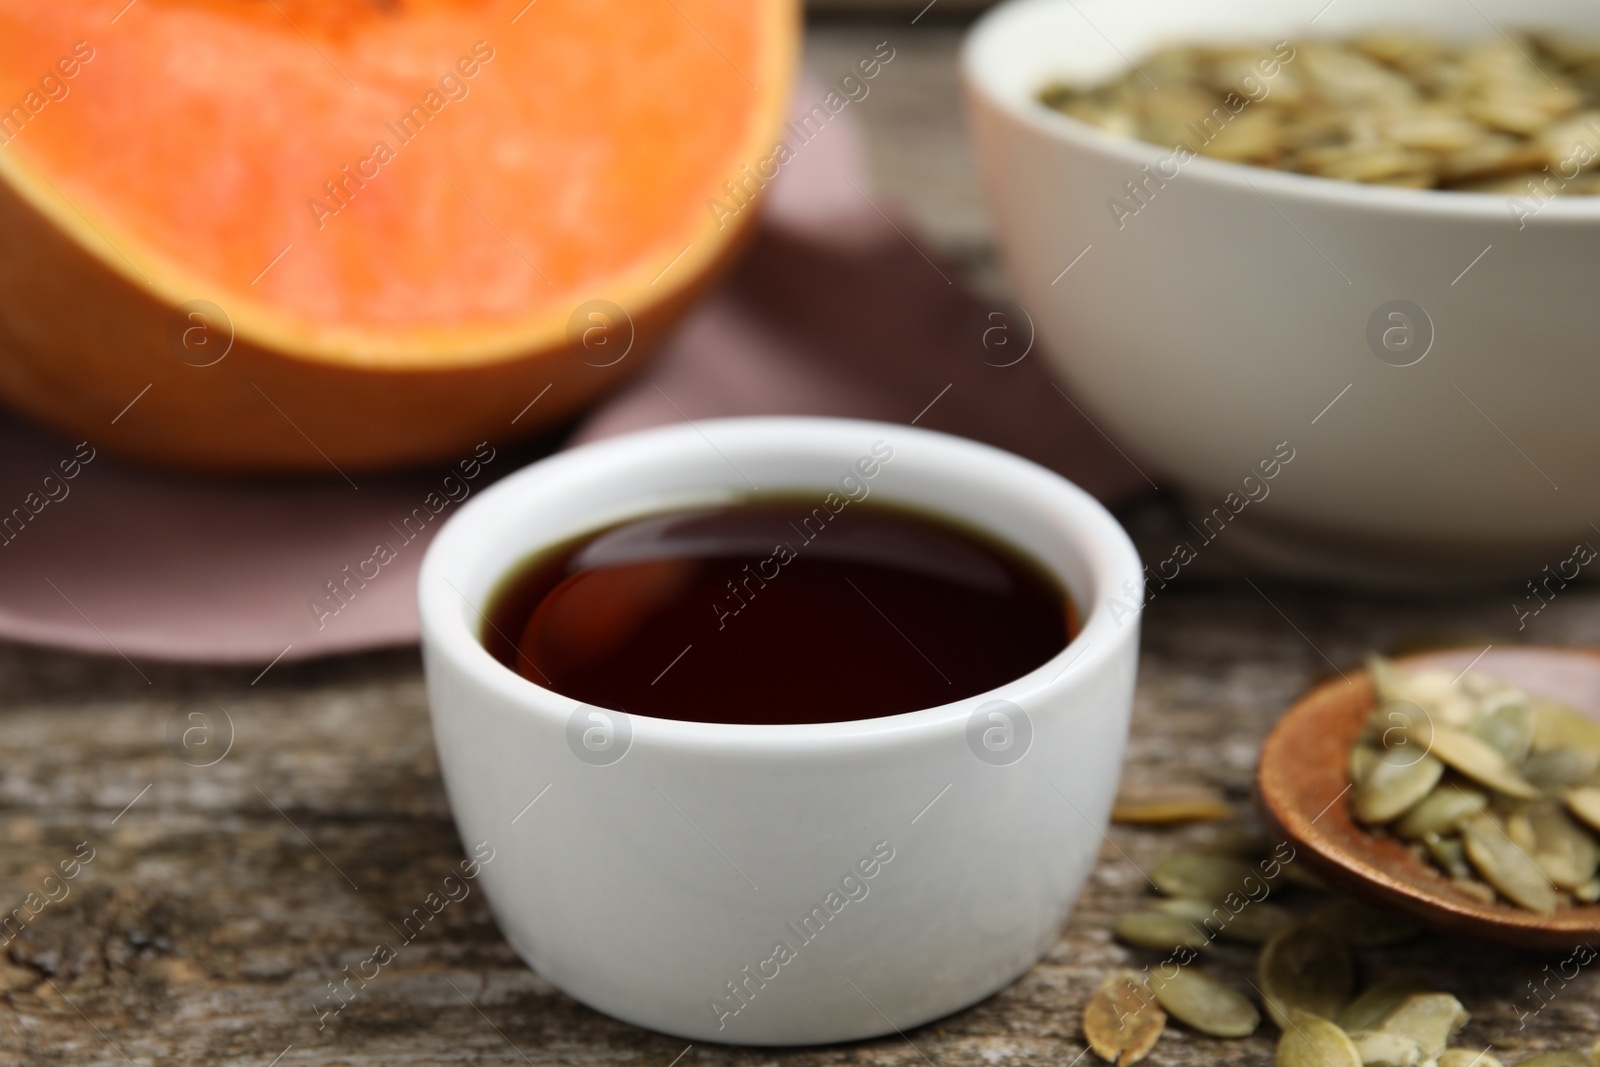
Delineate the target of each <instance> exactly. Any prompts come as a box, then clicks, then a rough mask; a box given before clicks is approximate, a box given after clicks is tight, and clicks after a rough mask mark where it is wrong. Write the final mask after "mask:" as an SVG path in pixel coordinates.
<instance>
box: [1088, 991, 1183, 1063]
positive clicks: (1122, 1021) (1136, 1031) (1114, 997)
mask: <svg viewBox="0 0 1600 1067" xmlns="http://www.w3.org/2000/svg"><path fill="white" fill-rule="evenodd" d="M1166 1025H1167V1015H1166V1012H1164V1011H1162V1010H1161V1008H1160V1007H1159V1006H1158V1005H1157V1004H1156V1000H1155V997H1154V996H1153V995H1152V994H1151V993H1150V989H1149V987H1148V986H1146V985H1145V981H1144V979H1143V978H1141V977H1140V976H1139V975H1138V974H1136V973H1134V972H1133V971H1122V972H1119V973H1117V974H1113V975H1112V976H1111V977H1109V978H1107V979H1106V980H1105V981H1104V982H1102V983H1100V988H1099V989H1098V990H1096V991H1095V994H1094V996H1092V997H1090V998H1089V1003H1088V1004H1087V1005H1085V1006H1084V1009H1083V1034H1084V1037H1086V1038H1087V1039H1088V1041H1089V1047H1090V1048H1092V1049H1094V1051H1095V1055H1097V1056H1099V1057H1100V1058H1101V1059H1103V1060H1105V1061H1106V1062H1108V1063H1114V1064H1116V1065H1117V1067H1126V1065H1127V1064H1130V1063H1137V1062H1138V1061H1140V1060H1142V1059H1144V1058H1145V1057H1146V1056H1148V1055H1149V1054H1150V1050H1151V1049H1153V1048H1155V1045H1156V1042H1157V1041H1158V1040H1160V1038H1161V1031H1162V1030H1164V1029H1165V1028H1166Z"/></svg>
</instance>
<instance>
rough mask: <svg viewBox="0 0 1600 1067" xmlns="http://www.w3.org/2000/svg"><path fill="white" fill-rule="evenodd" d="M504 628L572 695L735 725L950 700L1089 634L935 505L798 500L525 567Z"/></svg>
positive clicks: (495, 648)
mask: <svg viewBox="0 0 1600 1067" xmlns="http://www.w3.org/2000/svg"><path fill="white" fill-rule="evenodd" d="M834 499H835V500H837V499H838V498H834ZM486 618H487V625H486V626H485V627H484V633H483V643H484V645H485V647H487V648H488V650H489V652H490V653H491V654H492V655H493V656H494V657H495V658H496V659H498V660H499V661H500V662H501V663H503V664H505V665H506V666H507V667H509V668H511V669H512V670H514V671H515V672H516V673H518V674H520V675H522V676H523V677H525V678H528V679H529V680H531V681H534V682H537V683H538V684H540V685H542V686H545V687H546V688H549V689H552V690H554V691H555V692H557V693H560V694H562V695H563V696H567V697H571V698H572V699H574V700H577V701H581V702H583V703H585V704H591V705H594V706H597V707H602V708H609V709H615V710H620V711H624V712H627V713H628V714H630V715H651V716H656V717H658V718H664V719H683V720H690V721H697V722H724V723H815V722H839V721H845V720H851V719H867V718H875V717H878V716H882V715H896V714H900V713H901V712H907V711H915V710H918V709H920V708H928V707H934V706H936V705H939V704H946V703H949V702H950V701H953V700H960V699H963V698H966V697H971V696H975V695H977V694H979V693H983V692H986V691H988V690H990V689H993V688H995V687H996V686H999V685H1002V684H1004V683H1006V682H1009V681H1012V680H1013V679H1015V678H1019V677H1021V676H1022V675H1024V674H1026V673H1027V672H1029V671H1031V670H1033V669H1034V668H1035V667H1038V666H1039V665H1040V664H1042V663H1044V662H1046V661H1047V660H1049V659H1050V658H1051V657H1052V656H1054V655H1055V654H1056V653H1058V652H1060V651H1061V650H1062V649H1063V648H1065V647H1066V645H1067V643H1068V642H1069V641H1070V640H1071V639H1072V636H1073V633H1074V632H1075V630H1076V628H1077V613H1076V610H1075V608H1074V606H1073V603H1072V600H1071V598H1070V597H1069V596H1068V595H1067V593H1066V591H1065V590H1064V589H1063V588H1062V587H1061V584H1060V582H1058V581H1057V580H1056V579H1055V578H1054V577H1053V576H1052V575H1051V574H1050V573H1049V572H1047V571H1046V570H1045V569H1044V568H1043V567H1042V566H1041V565H1040V564H1039V563H1037V562H1036V561H1034V560H1033V559H1031V558H1029V557H1028V556H1026V555H1024V554H1023V553H1021V552H1020V551H1018V550H1017V549H1015V548H1013V547H1011V546H1009V545H1006V544H1004V543H1002V542H1000V541H999V540H996V539H994V538H992V537H990V536H988V535H985V534H982V533H979V532H977V531H975V530H972V529H970V528H968V527H966V526H962V525H959V524H957V523H955V522H952V521H950V520H948V519H944V518H941V517H938V516H936V515H932V514H929V513H926V512H921V511H914V510H910V509H906V508H901V507H898V506H888V505H884V504H879V503H876V502H868V501H845V502H844V503H843V504H840V505H839V506H838V510H836V511H835V510H830V509H829V508H827V507H823V506H820V505H819V504H818V502H817V501H816V500H814V499H810V498H800V497H792V498H791V497H752V498H750V499H748V500H745V501H741V502H737V503H732V504H725V505H717V506H711V507H702V508H695V509H690V510H683V511H673V512H667V513H661V514H655V515H648V516H645V517H643V518H638V519H633V520H630V521H627V522H623V523H620V524H618V525H615V526H611V527H608V528H606V529H602V530H598V531H595V532H592V533H589V534H585V535H584V536H582V537H579V538H575V539H574V540H571V541H569V542H566V543H565V544H561V545H557V546H555V547H553V548H550V549H547V550H545V551H543V552H540V553H538V554H536V555H534V556H533V557H531V558H529V559H528V560H526V561H525V562H524V563H522V564H521V565H520V566H518V567H517V568H516V569H515V570H514V571H513V572H511V573H510V574H509V575H508V576H507V577H506V579H505V580H504V581H503V582H502V583H501V585H500V587H499V588H498V589H497V590H496V592H495V593H494V594H493V596H492V597H491V599H490V603H489V607H488V610H487V612H486Z"/></svg>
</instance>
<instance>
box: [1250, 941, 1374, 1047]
mask: <svg viewBox="0 0 1600 1067" xmlns="http://www.w3.org/2000/svg"><path fill="white" fill-rule="evenodd" d="M1256 977H1257V983H1258V990H1259V992H1260V993H1261V999H1262V1001H1263V1002H1264V1003H1265V1004H1266V1008H1267V1014H1268V1015H1270V1016H1272V1021H1273V1022H1275V1023H1277V1024H1278V1026H1279V1027H1280V1028H1286V1027H1287V1026H1288V1023H1289V1015H1290V1012H1291V1011H1292V1010H1294V1009H1296V1008H1298V1009H1302V1010H1305V1011H1309V1012H1311V1013H1312V1014H1314V1015H1320V1016H1322V1017H1323V1018H1325V1019H1331V1018H1334V1017H1335V1016H1337V1015H1338V1014H1339V1011H1340V1009H1341V1008H1343V1007H1344V1005H1345V1002H1346V1001H1348V1000H1349V999H1350V993H1351V991H1352V989H1353V988H1354V986H1355V967H1354V964H1353V963H1352V962H1351V959H1350V951H1349V950H1348V949H1347V948H1345V946H1344V942H1342V941H1340V940H1339V939H1338V938H1337V937H1335V936H1333V935H1332V934H1330V933H1329V932H1328V931H1327V930H1325V929H1323V928H1322V927H1320V926H1315V925H1312V924H1309V923H1302V924H1300V925H1298V926H1291V927H1289V928H1288V929H1287V930H1280V931H1279V932H1278V933H1276V934H1274V935H1272V937H1271V938H1270V939H1268V941H1267V943H1266V944H1265V945H1264V946H1262V948H1261V956H1260V957H1259V959H1258V960H1257V961H1256Z"/></svg>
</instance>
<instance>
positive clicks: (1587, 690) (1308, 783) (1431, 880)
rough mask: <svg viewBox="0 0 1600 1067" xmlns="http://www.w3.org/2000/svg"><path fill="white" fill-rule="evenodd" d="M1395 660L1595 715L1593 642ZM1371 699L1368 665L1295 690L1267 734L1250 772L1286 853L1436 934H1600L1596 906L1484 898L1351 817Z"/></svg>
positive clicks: (1562, 941) (1564, 940)
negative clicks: (1477, 677)
mask: <svg viewBox="0 0 1600 1067" xmlns="http://www.w3.org/2000/svg"><path fill="white" fill-rule="evenodd" d="M1480 656H1481V658H1480ZM1397 662H1399V663H1400V664H1403V665H1404V666H1406V667H1409V668H1423V667H1432V668H1443V669H1446V670H1451V671H1462V670H1465V669H1466V668H1467V667H1468V665H1471V666H1472V668H1473V669H1474V670H1478V671H1482V672H1483V673H1485V674H1490V675H1494V676H1495V677H1497V678H1500V679H1503V680H1504V681H1507V682H1510V683H1511V684H1512V685H1515V686H1517V687H1518V688H1520V689H1522V690H1524V691H1525V692H1527V693H1529V694H1531V695H1535V696H1543V697H1549V698H1551V699H1553V700H1559V701H1562V702H1564V703H1566V704H1568V705H1570V706H1571V707H1573V708H1575V709H1577V710H1578V711H1581V712H1583V713H1584V714H1587V715H1590V716H1594V717H1596V718H1600V651H1596V650H1589V649H1573V648H1536V647H1526V646H1524V647H1507V648H1504V649H1502V648H1497V647H1491V648H1490V649H1489V650H1488V651H1487V652H1484V650H1483V649H1481V648H1470V649H1451V650H1448V651H1441V652H1429V653H1425V654H1422V655H1416V656H1407V657H1403V658H1401V659H1399V660H1398V661H1397ZM1373 704H1374V696H1373V689H1372V680H1371V678H1370V677H1369V676H1368V674H1367V672H1366V671H1351V672H1350V673H1349V675H1348V677H1346V678H1335V679H1332V680H1331V681H1327V682H1324V683H1322V684H1321V685H1319V686H1317V687H1316V688H1315V689H1313V690H1311V691H1310V692H1309V693H1307V694H1306V695H1305V696H1303V697H1301V698H1300V700H1299V701H1297V702H1296V703H1295V705H1294V706H1293V707H1291V708H1290V709H1289V710H1288V712H1286V713H1285V714H1284V716H1283V718H1282V719H1280V720H1279V721H1278V724H1277V725H1276V726H1275V727H1273V730H1272V732H1271V733H1270V734H1269V735H1268V736H1267V740H1266V744H1265V745H1263V746H1262V749H1261V762H1260V764H1259V765H1258V767H1257V769H1256V806H1257V808H1258V809H1259V810H1260V812H1261V817H1262V820H1263V821H1264V822H1265V823H1266V826H1267V828H1268V829H1269V830H1270V831H1273V832H1275V833H1276V834H1278V835H1279V836H1280V837H1282V838H1283V839H1284V840H1286V841H1288V842H1289V843H1290V844H1292V845H1293V846H1294V848H1295V860H1294V862H1304V863H1305V864H1306V865H1307V867H1308V868H1309V869H1311V870H1313V871H1315V872H1316V873H1317V874H1319V875H1321V876H1322V878H1323V879H1324V880H1325V881H1326V882H1328V883H1329V885H1331V886H1333V887H1334V888H1336V889H1339V890H1341V891H1344V892H1347V893H1349V894H1350V895H1351V896H1355V897H1359V898H1361V899H1364V900H1366V901H1367V902H1369V903H1371V904H1374V905H1377V906H1380V907H1384V908H1387V909H1389V910H1393V911H1399V912H1402V913H1404V914H1406V915H1408V916H1410V917H1411V918H1413V919H1415V920H1416V921H1417V922H1419V923H1421V924H1422V925H1424V926H1428V927H1431V928H1432V929H1434V930H1438V931H1440V932H1442V933H1448V934H1467V935H1470V936H1473V937H1481V938H1486V939H1488V940H1491V941H1500V942H1504V943H1506V944H1511V945H1517V946H1519V947H1523V948H1534V949H1564V948H1571V947H1574V946H1576V945H1578V944H1580V943H1582V942H1593V941H1594V940H1595V939H1596V938H1597V937H1600V905H1596V904H1589V905H1582V906H1577V907H1571V908H1563V909H1561V910H1560V911H1558V912H1556V913H1555V914H1554V915H1540V914H1537V913H1535V912H1531V911H1525V910H1523V909H1521V908H1518V907H1515V906H1513V905H1510V904H1505V903H1501V902H1499V901H1496V902H1495V903H1492V904H1485V903H1483V902H1482V901H1480V900H1477V899H1475V898H1473V897H1471V896H1468V895H1467V894H1466V893H1464V892H1462V891H1461V890H1460V889H1458V888H1456V887H1455V886H1454V885H1452V884H1451V882H1450V880H1449V878H1447V877H1446V876H1445V875H1443V874H1441V873H1440V872H1438V871H1437V870H1435V869H1434V868H1433V867H1432V866H1431V865H1429V864H1427V863H1424V862H1423V861H1422V860H1419V859H1417V858H1416V857H1415V856H1413V855H1412V854H1411V853H1410V852H1409V851H1407V849H1406V847H1405V845H1404V844H1403V843H1402V842H1400V841H1398V840H1396V839H1394V838H1390V837H1379V836H1375V835H1374V834H1372V833H1370V832H1368V831H1367V830H1366V829H1365V828H1363V827H1362V826H1360V825H1359V824H1357V823H1356V822H1355V821H1354V818H1353V816H1352V814H1351V810H1350V795H1349V794H1350V789H1351V782H1350V773H1349V770H1348V764H1349V759H1348V756H1349V752H1350V746H1351V745H1352V744H1354V743H1355V740H1356V738H1357V737H1359V736H1360V734H1361V731H1362V729H1363V728H1364V727H1365V725H1366V721H1367V716H1368V715H1369V713H1370V712H1371V711H1372V708H1373Z"/></svg>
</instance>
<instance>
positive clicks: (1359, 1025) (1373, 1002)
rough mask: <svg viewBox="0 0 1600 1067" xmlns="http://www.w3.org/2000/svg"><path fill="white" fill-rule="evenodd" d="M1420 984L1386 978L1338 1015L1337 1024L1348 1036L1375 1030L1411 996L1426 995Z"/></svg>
mask: <svg viewBox="0 0 1600 1067" xmlns="http://www.w3.org/2000/svg"><path fill="white" fill-rule="evenodd" d="M1426 992H1427V989H1426V988H1424V987H1423V985H1422V984H1421V983H1420V982H1417V981H1414V980H1412V979H1408V978H1390V979H1387V980H1385V981H1382V982H1379V983H1378V984H1377V985H1375V986H1373V987H1372V988H1370V989H1368V990H1367V991H1366V992H1364V993H1362V994H1361V995H1360V996H1359V997H1357V998H1356V999H1355V1000H1352V1001H1351V1002H1350V1005H1349V1007H1347V1008H1345V1009H1344V1011H1342V1012H1340V1013H1339V1018H1338V1019H1337V1020H1336V1021H1337V1022H1338V1024H1339V1025H1340V1026H1341V1027H1343V1028H1344V1029H1345V1030H1346V1031H1347V1032H1349V1033H1352V1034H1353V1033H1357V1032H1360V1031H1364V1030H1376V1029H1378V1028H1379V1027H1381V1026H1382V1025H1383V1021H1384V1020H1385V1019H1387V1018H1388V1017H1389V1015H1390V1014H1391V1013H1392V1012H1393V1011H1394V1010H1395V1009H1396V1008H1398V1007H1399V1006H1400V1005H1401V1004H1403V1003H1405V1001H1406V998H1407V997H1410V996H1412V995H1413V994H1415V993H1426Z"/></svg>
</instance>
